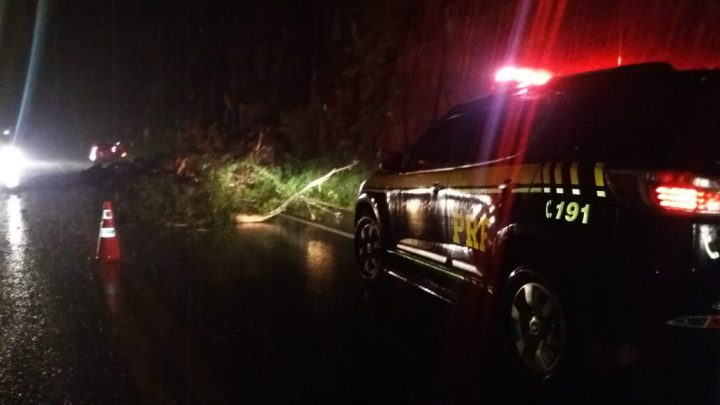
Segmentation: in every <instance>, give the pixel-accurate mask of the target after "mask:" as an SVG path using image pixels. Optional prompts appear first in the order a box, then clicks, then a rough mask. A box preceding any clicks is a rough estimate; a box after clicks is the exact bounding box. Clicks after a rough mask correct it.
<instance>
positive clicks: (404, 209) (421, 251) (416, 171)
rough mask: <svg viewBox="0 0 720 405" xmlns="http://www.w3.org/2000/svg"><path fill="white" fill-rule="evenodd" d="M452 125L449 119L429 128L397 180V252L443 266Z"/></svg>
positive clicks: (412, 150)
mask: <svg viewBox="0 0 720 405" xmlns="http://www.w3.org/2000/svg"><path fill="white" fill-rule="evenodd" d="M454 125H455V121H454V120H453V119H452V118H450V119H446V120H443V121H441V122H439V123H437V124H436V125H434V126H433V127H431V128H430V130H428V131H427V132H426V133H425V134H424V135H423V136H422V137H421V138H420V139H419V140H418V141H417V142H416V143H415V144H414V145H413V147H412V148H411V149H410V152H409V153H408V157H407V159H406V162H405V170H404V172H403V173H402V174H401V176H400V180H399V181H400V184H401V190H400V209H399V211H400V212H398V216H397V218H398V224H397V225H396V227H395V229H396V230H397V237H398V249H400V250H404V251H406V252H407V253H411V254H413V255H417V256H423V257H424V258H425V259H430V260H433V261H436V262H443V263H444V262H445V257H444V256H443V255H442V249H441V247H440V244H442V242H443V240H444V238H445V207H444V204H445V197H444V193H445V190H446V188H447V184H448V176H449V171H450V169H449V167H448V159H447V157H448V150H449V148H451V147H452V145H451V144H450V143H451V141H450V137H451V134H452V130H453V127H454Z"/></svg>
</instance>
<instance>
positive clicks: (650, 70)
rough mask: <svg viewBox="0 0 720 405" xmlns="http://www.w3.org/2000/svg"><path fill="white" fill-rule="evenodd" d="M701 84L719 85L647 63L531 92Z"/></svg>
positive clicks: (506, 89)
mask: <svg viewBox="0 0 720 405" xmlns="http://www.w3.org/2000/svg"><path fill="white" fill-rule="evenodd" d="M701 82H713V83H720V70H717V69H697V70H676V69H675V68H673V67H672V65H670V64H669V63H664V62H651V63H641V64H635V65H625V66H620V67H616V68H610V69H603V70H593V71H588V72H582V73H575V74H571V75H564V76H557V77H553V78H552V79H551V80H550V81H549V82H548V83H547V84H545V85H542V86H538V87H537V88H536V89H533V90H532V91H533V92H534V93H536V94H537V93H540V94H547V93H548V92H549V93H551V94H556V93H558V92H560V93H572V94H583V95H592V94H594V93H595V94H599V93H607V92H612V91H618V92H620V91H622V92H628V91H652V89H653V88H654V87H655V86H658V87H659V86H661V85H662V86H663V87H668V86H670V87H674V86H682V85H689V84H691V83H701ZM516 91H517V88H515V87H514V86H510V85H503V86H502V87H500V88H499V89H496V90H495V91H494V92H491V93H489V94H487V95H485V96H483V97H480V98H478V99H474V100H472V101H469V102H466V103H462V104H459V105H456V106H455V107H453V108H452V109H450V111H448V113H447V114H446V116H445V118H447V117H450V116H453V115H456V114H460V113H462V112H465V111H468V110H471V109H473V108H476V107H479V106H480V104H481V103H482V101H483V100H485V99H486V98H487V97H488V96H492V95H498V94H506V95H508V96H510V95H511V94H512V93H515V92H516Z"/></svg>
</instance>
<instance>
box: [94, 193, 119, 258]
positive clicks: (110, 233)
mask: <svg viewBox="0 0 720 405" xmlns="http://www.w3.org/2000/svg"><path fill="white" fill-rule="evenodd" d="M95 259H96V260H97V261H99V262H100V263H113V262H116V261H118V260H120V241H119V240H118V236H117V232H115V219H114V215H113V210H112V204H110V201H105V202H104V203H103V212H102V220H101V221H100V236H99V237H98V244H97V255H96V256H95Z"/></svg>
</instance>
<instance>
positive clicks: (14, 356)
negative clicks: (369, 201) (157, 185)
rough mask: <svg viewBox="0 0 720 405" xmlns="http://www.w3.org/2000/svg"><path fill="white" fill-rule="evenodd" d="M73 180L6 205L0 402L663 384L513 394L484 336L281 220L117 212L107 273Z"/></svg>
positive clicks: (487, 397) (611, 379)
mask: <svg viewBox="0 0 720 405" xmlns="http://www.w3.org/2000/svg"><path fill="white" fill-rule="evenodd" d="M72 178H74V177H73V176H69V175H63V176H62V177H57V178H53V179H50V180H45V181H39V182H37V185H38V186H37V187H29V188H27V189H25V190H22V191H20V192H19V193H18V194H17V195H11V194H8V193H4V194H0V403H37V402H50V403H57V402H65V403H137V402H143V403H243V402H259V401H260V402H276V403H277V402H282V403H286V402H352V403H355V402H368V401H373V402H401V403H405V402H448V401H473V402H476V403H507V402H516V401H520V400H522V401H523V402H526V401H528V402H530V403H533V402H538V403H540V402H542V403H556V402H565V403H580V402H583V403H585V402H587V401H588V400H589V399H598V398H600V401H599V402H600V403H605V402H606V400H608V401H609V400H610V399H618V398H623V397H625V396H626V389H627V388H629V387H631V386H637V385H641V386H644V385H647V386H648V387H649V388H647V389H645V390H644V391H645V392H647V391H653V390H654V389H655V387H653V386H651V385H650V384H651V382H652V381H651V380H650V379H648V378H645V376H640V377H637V376H630V377H632V378H634V379H628V378H626V377H628V376H626V375H623V374H617V373H614V372H613V373H609V374H605V375H600V377H599V378H598V376H597V375H596V376H594V377H593V378H595V380H593V379H592V378H590V379H585V380H584V381H585V382H586V383H584V384H585V385H584V388H582V389H578V388H577V387H576V386H564V387H559V388H557V392H555V393H553V392H549V393H545V394H543V395H542V397H538V396H535V395H534V394H528V395H524V394H522V393H519V392H518V390H517V385H516V384H514V383H513V381H508V380H499V381H498V380H494V379H492V378H488V377H487V375H485V374H482V370H479V368H478V367H477V366H478V364H477V359H478V358H479V356H478V354H477V352H478V350H477V348H478V347H482V345H481V344H480V343H479V342H481V338H480V336H481V335H482V333H478V331H475V330H474V328H472V327H469V326H468V324H467V322H466V319H465V318H464V317H462V316H458V315H457V314H458V311H457V310H456V309H455V308H452V307H449V306H448V305H447V304H444V303H443V302H440V301H438V300H437V299H435V298H432V297H430V296H428V295H425V294H421V293H420V292H418V291H417V290H415V289H413V288H410V287H408V286H406V285H404V284H401V283H399V282H397V281H393V280H389V279H388V280H385V281H384V282H383V283H382V284H381V287H380V288H375V289H368V288H366V286H365V285H364V284H363V283H362V282H361V281H360V279H359V277H358V276H357V275H356V272H355V263H354V260H353V258H352V254H351V251H352V246H351V241H350V239H348V238H344V237H342V236H339V235H336V234H333V233H329V232H326V231H324V230H321V229H317V228H313V227H308V226H306V225H303V224H298V223H295V222H291V221H287V220H283V219H278V220H276V221H274V222H271V223H266V224H254V225H245V226H242V227H239V228H227V229H214V230H196V229H189V228H181V227H171V226H167V227H157V226H155V227H147V226H139V225H137V224H132V223H128V222H124V221H123V219H122V217H123V213H122V212H116V217H117V218H118V221H119V224H118V232H119V235H120V238H121V245H122V250H123V254H124V257H125V260H124V261H123V262H122V263H121V264H120V265H118V266H106V267H101V266H98V265H97V264H96V263H95V262H94V260H93V256H94V253H95V252H94V249H95V244H96V241H97V233H98V222H99V219H100V214H101V205H102V201H103V199H104V197H105V196H103V195H101V194H100V192H98V191H97V190H95V189H93V188H91V187H87V186H83V185H80V184H79V183H78V182H75V181H73V180H71V179H72ZM480 368H482V367H480ZM491 374H492V373H491ZM483 375H485V377H483ZM588 381H589V382H588ZM488 382H489V383H488ZM641 391H643V390H641ZM643 395H645V394H644V393H641V394H640V396H639V397H638V396H635V397H633V398H635V399H636V400H638V398H645V397H643ZM518 398H519V399H518ZM658 398H662V395H659V396H657V397H653V400H652V401H651V402H655V401H654V400H657V399H658ZM645 399H647V398H645ZM643 402H644V401H643Z"/></svg>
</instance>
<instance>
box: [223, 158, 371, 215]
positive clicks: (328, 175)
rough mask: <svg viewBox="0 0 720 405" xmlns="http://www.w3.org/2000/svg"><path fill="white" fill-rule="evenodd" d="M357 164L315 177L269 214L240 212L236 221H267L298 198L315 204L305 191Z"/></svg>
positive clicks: (356, 162) (353, 163) (355, 162)
mask: <svg viewBox="0 0 720 405" xmlns="http://www.w3.org/2000/svg"><path fill="white" fill-rule="evenodd" d="M357 164H358V161H354V162H352V163H350V164H349V165H347V166H343V167H339V168H335V169H332V170H331V171H329V172H328V173H326V174H325V175H323V176H321V177H318V178H317V179H315V180H313V181H311V182H310V183H308V184H307V185H305V187H303V188H302V189H300V190H299V191H298V192H296V193H295V194H293V195H291V196H290V197H289V198H288V199H287V200H285V201H284V202H283V203H282V204H280V205H279V206H278V207H277V208H275V209H273V210H272V211H270V212H269V213H267V214H238V215H236V216H235V222H236V223H238V224H246V223H254V222H263V221H267V220H268V219H270V218H272V217H274V216H276V215H278V214H281V213H283V212H284V211H285V210H286V209H287V208H288V206H289V205H290V204H291V203H293V201H295V200H298V199H301V200H303V201H304V202H305V203H306V204H313V205H314V204H315V202H316V201H314V200H313V199H311V198H305V197H304V194H305V193H307V192H309V191H310V190H312V189H314V188H316V187H320V186H321V185H322V184H323V183H325V182H326V181H328V180H329V179H330V178H331V177H332V176H333V175H335V174H337V173H340V172H342V171H345V170H349V169H351V168H353V167H354V166H356V165H357ZM318 205H319V206H322V205H326V204H318ZM323 208H327V207H323Z"/></svg>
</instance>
